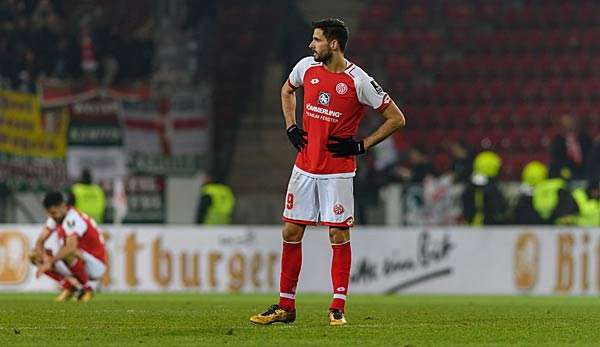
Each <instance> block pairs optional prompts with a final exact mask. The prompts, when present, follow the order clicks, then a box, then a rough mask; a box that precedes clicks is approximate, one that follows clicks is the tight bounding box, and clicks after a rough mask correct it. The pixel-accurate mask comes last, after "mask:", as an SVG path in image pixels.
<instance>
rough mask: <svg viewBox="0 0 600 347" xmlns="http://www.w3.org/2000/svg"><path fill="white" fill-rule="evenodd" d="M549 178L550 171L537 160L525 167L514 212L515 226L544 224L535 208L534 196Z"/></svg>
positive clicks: (513, 220)
mask: <svg viewBox="0 0 600 347" xmlns="http://www.w3.org/2000/svg"><path fill="white" fill-rule="evenodd" d="M547 178H548V169H547V168H546V165H544V164H542V163H540V162H539V161H535V160H534V161H532V162H530V163H528V164H527V165H525V168H523V173H522V183H521V186H520V187H519V197H518V198H517V204H516V206H515V208H514V210H513V216H512V217H513V218H512V223H513V224H517V225H533V224H544V219H543V218H542V217H541V216H540V214H539V213H538V212H537V211H536V210H535V208H534V206H533V194H534V191H535V187H536V186H537V185H538V184H539V183H540V182H543V181H544V180H546V179H547Z"/></svg>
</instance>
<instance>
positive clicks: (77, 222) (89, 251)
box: [30, 192, 106, 302]
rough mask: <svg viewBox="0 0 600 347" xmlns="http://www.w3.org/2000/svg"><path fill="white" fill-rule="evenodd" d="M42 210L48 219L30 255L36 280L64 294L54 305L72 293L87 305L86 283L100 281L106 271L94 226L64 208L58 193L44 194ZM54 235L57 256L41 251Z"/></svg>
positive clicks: (89, 288)
mask: <svg viewBox="0 0 600 347" xmlns="http://www.w3.org/2000/svg"><path fill="white" fill-rule="evenodd" d="M44 208H45V209H46V212H47V213H48V219H47V220H46V224H45V225H44V228H43V230H42V232H41V234H40V235H39V237H38V239H37V241H36V243H35V248H34V249H33V250H32V251H31V253H30V258H31V261H32V263H34V264H35V265H36V266H37V268H38V270H37V273H36V276H37V277H39V276H41V275H42V274H45V275H47V276H49V277H50V278H52V279H53V280H55V281H56V282H58V283H59V284H60V285H61V287H62V288H63V290H62V292H61V293H60V294H59V296H58V297H56V299H55V301H67V300H69V299H70V298H71V297H73V295H74V294H75V293H79V295H78V299H79V300H80V301H83V302H87V301H90V300H91V299H92V297H93V289H92V286H91V285H90V283H89V281H90V280H98V279H100V278H101V277H102V275H103V274H104V271H105V270H106V250H105V248H104V242H103V240H102V236H101V235H100V233H99V231H98V227H97V225H96V222H95V221H94V220H93V219H91V218H89V217H88V216H87V215H86V214H85V213H82V212H79V211H78V210H77V209H76V208H74V207H73V206H69V205H67V204H65V202H64V199H63V196H62V194H61V193H60V192H50V193H48V194H46V196H45V197H44ZM53 232H56V233H57V236H58V241H59V245H60V249H59V250H58V251H57V252H56V254H52V252H51V251H50V250H49V249H45V248H44V243H45V242H46V240H47V239H48V238H49V237H50V235H52V233H53ZM78 287H79V288H78Z"/></svg>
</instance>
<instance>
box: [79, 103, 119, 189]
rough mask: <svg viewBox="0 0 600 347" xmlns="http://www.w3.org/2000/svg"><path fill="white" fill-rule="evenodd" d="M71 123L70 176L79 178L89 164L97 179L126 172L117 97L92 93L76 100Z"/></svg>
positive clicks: (107, 178)
mask: <svg viewBox="0 0 600 347" xmlns="http://www.w3.org/2000/svg"><path fill="white" fill-rule="evenodd" d="M69 106H70V109H71V123H70V126H69V136H68V141H69V150H68V156H67V169H68V173H69V177H70V178H72V179H77V178H79V176H80V174H81V170H82V169H83V168H88V169H90V170H91V171H92V173H93V176H94V179H97V180H100V181H102V180H112V178H114V177H123V176H125V175H126V174H127V167H126V160H125V152H124V150H123V131H122V127H121V124H120V123H119V113H120V110H121V103H120V101H119V100H117V99H113V98H110V97H101V96H99V95H95V96H92V95H90V98H89V99H83V100H73V103H72V104H70V105H69Z"/></svg>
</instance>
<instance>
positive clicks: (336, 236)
mask: <svg viewBox="0 0 600 347" xmlns="http://www.w3.org/2000/svg"><path fill="white" fill-rule="evenodd" d="M329 241H330V242H331V244H340V243H345V242H348V241H350V229H349V228H345V229H339V228H335V229H334V228H331V229H329Z"/></svg>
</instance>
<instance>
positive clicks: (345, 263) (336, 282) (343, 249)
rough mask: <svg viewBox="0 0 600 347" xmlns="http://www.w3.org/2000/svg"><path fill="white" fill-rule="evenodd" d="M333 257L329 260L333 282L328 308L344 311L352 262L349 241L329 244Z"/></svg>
mask: <svg viewBox="0 0 600 347" xmlns="http://www.w3.org/2000/svg"><path fill="white" fill-rule="evenodd" d="M331 248H332V249H333V259H332V261H331V282H332V283H333V301H332V302H331V306H329V309H330V310H334V309H336V310H340V311H342V312H344V304H345V303H346V294H347V293H348V281H349V279H350V264H351V262H352V249H351V248H350V241H348V242H346V243H342V244H337V245H331Z"/></svg>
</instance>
